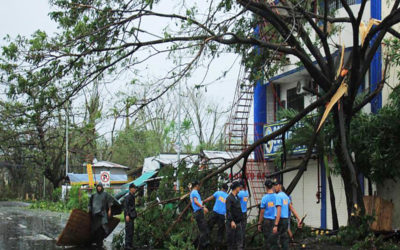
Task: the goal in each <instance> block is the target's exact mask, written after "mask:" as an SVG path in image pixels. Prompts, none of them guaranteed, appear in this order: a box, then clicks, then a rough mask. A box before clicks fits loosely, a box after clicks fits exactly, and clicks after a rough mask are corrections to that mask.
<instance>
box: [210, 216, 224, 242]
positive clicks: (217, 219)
mask: <svg viewBox="0 0 400 250" xmlns="http://www.w3.org/2000/svg"><path fill="white" fill-rule="evenodd" d="M215 224H217V226H218V233H217V242H216V244H217V245H219V246H221V245H223V242H224V233H225V216H224V215H222V214H218V213H216V212H214V211H212V212H211V215H210V219H209V220H208V228H209V229H210V232H212V229H213V227H214V225H215Z"/></svg>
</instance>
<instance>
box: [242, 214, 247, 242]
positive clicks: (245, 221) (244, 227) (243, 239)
mask: <svg viewBox="0 0 400 250" xmlns="http://www.w3.org/2000/svg"><path fill="white" fill-rule="evenodd" d="M242 218H243V220H242V223H241V224H242V241H243V249H245V248H246V226H247V213H243V217H242Z"/></svg>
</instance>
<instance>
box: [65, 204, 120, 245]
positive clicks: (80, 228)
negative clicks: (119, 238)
mask: <svg viewBox="0 0 400 250" xmlns="http://www.w3.org/2000/svg"><path fill="white" fill-rule="evenodd" d="M118 223H119V219H117V218H115V217H111V219H110V220H109V223H108V226H109V229H110V233H111V232H112V231H113V230H114V229H115V228H116V227H117V225H118ZM107 236H108V235H107ZM107 236H106V237H107ZM89 244H91V238H90V215H89V213H88V212H86V211H83V210H80V209H74V210H72V212H71V214H70V216H69V219H68V221H67V224H66V225H65V228H64V230H63V231H62V232H61V234H60V236H58V239H57V245H58V246H83V245H89Z"/></svg>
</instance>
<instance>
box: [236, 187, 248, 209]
mask: <svg viewBox="0 0 400 250" xmlns="http://www.w3.org/2000/svg"><path fill="white" fill-rule="evenodd" d="M238 197H239V199H240V206H241V207H242V212H243V213H246V212H247V202H248V200H249V191H247V190H246V191H245V190H241V191H240V192H239V193H238Z"/></svg>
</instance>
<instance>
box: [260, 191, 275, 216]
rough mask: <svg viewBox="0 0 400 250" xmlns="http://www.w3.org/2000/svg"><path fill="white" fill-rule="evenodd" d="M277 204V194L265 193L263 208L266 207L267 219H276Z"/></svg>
mask: <svg viewBox="0 0 400 250" xmlns="http://www.w3.org/2000/svg"><path fill="white" fill-rule="evenodd" d="M276 206H278V204H277V198H276V194H275V193H272V194H265V195H264V196H263V198H262V199H261V205H260V208H261V209H265V211H264V218H265V219H270V220H274V219H275V216H276Z"/></svg>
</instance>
